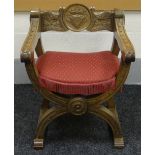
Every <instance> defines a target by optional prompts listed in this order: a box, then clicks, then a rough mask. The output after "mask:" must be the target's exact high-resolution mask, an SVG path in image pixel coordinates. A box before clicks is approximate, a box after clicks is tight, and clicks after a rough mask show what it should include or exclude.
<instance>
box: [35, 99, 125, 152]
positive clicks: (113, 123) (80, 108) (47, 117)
mask: <svg viewBox="0 0 155 155" xmlns="http://www.w3.org/2000/svg"><path fill="white" fill-rule="evenodd" d="M86 112H89V113H92V114H95V115H96V116H98V117H100V118H101V119H103V120H104V121H106V122H107V123H108V125H109V126H110V127H111V129H112V132H113V138H114V146H115V147H117V148H122V147H124V140H123V135H122V131H121V126H120V123H119V119H118V114H117V110H116V107H115V102H114V100H113V98H111V99H110V100H109V101H108V106H107V107H105V106H102V105H100V104H93V105H91V104H90V105H89V104H87V103H85V102H84V99H82V98H79V97H78V98H74V99H72V100H71V101H70V102H69V103H68V104H66V106H55V107H52V108H50V107H49V101H48V100H46V99H44V100H43V103H42V106H41V109H40V115H39V121H38V126H37V130H36V136H35V139H34V148H35V149H42V148H43V146H44V133H45V130H46V127H47V126H48V124H49V123H50V122H52V121H53V120H54V119H55V118H57V117H59V116H61V115H64V114H66V113H71V114H73V115H83V114H85V113H86Z"/></svg>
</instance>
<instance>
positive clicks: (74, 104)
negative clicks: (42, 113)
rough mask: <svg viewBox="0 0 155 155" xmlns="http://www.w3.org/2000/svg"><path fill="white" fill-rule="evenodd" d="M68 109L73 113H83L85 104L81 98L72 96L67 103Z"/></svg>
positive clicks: (85, 108)
mask: <svg viewBox="0 0 155 155" xmlns="http://www.w3.org/2000/svg"><path fill="white" fill-rule="evenodd" d="M68 110H69V112H70V113H71V114H73V115H83V114H85V113H86V111H87V104H86V103H85V101H84V100H83V99H82V98H74V99H72V100H71V101H70V102H69V103H68Z"/></svg>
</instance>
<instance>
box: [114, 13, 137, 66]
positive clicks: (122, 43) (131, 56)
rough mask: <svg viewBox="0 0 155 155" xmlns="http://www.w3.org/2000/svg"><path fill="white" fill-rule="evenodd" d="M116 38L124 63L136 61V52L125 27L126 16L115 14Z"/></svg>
mask: <svg viewBox="0 0 155 155" xmlns="http://www.w3.org/2000/svg"><path fill="white" fill-rule="evenodd" d="M115 38H116V40H117V42H118V45H119V48H120V50H121V52H122V58H123V61H124V62H126V63H131V62H134V61H135V50H134V47H133V45H132V43H131V41H130V39H129V37H128V35H127V33H126V30H125V27H124V15H123V14H120V12H119V13H118V14H117V13H116V14H115Z"/></svg>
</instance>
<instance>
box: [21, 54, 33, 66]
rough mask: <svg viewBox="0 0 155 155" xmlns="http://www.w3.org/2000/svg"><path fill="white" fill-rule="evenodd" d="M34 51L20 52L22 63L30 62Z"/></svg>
mask: <svg viewBox="0 0 155 155" xmlns="http://www.w3.org/2000/svg"><path fill="white" fill-rule="evenodd" d="M33 57H34V53H33V52H31V51H24V52H21V54H20V60H21V62H24V63H30V62H32V61H33Z"/></svg>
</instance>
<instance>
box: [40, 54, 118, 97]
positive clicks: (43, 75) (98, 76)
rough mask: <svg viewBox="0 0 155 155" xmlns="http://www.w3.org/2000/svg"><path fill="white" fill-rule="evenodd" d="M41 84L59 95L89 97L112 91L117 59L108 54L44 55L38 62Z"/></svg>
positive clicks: (116, 70)
mask: <svg viewBox="0 0 155 155" xmlns="http://www.w3.org/2000/svg"><path fill="white" fill-rule="evenodd" d="M37 69H38V72H39V82H40V85H41V86H42V87H44V88H46V89H48V90H49V91H52V92H57V93H62V94H83V95H92V94H98V93H104V92H105V91H108V90H111V89H115V75H116V74H117V72H118V70H119V60H118V58H117V57H116V56H115V55H113V54H112V53H111V52H108V51H104V52H94V53H69V52H52V51H49V52H46V53H45V54H44V55H42V56H40V57H39V58H38V60H37Z"/></svg>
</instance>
